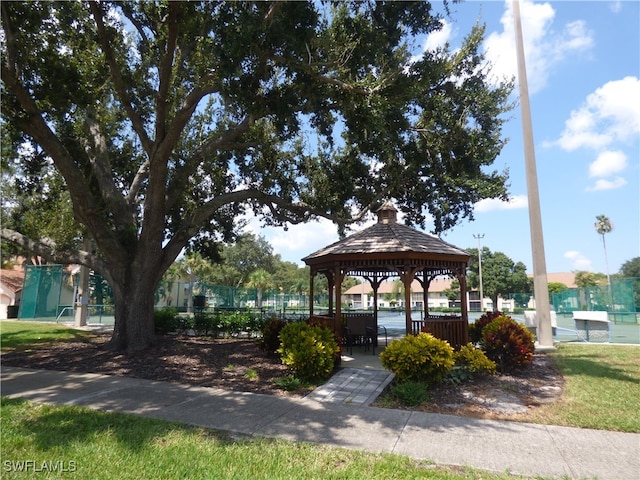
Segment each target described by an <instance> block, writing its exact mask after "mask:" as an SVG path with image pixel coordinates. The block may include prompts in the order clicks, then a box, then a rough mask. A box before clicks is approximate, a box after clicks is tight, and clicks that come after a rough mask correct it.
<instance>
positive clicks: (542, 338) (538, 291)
mask: <svg viewBox="0 0 640 480" xmlns="http://www.w3.org/2000/svg"><path fill="white" fill-rule="evenodd" d="M513 20H514V24H515V36H516V56H517V59H518V84H519V86H520V107H521V111H522V134H523V138H524V159H525V167H526V174H527V195H528V200H529V225H530V229H531V251H532V254H533V291H534V296H535V301H536V317H537V320H538V332H537V333H538V344H539V345H540V346H541V347H545V348H551V347H553V331H552V329H551V314H550V310H551V307H550V305H549V285H548V283H547V267H546V263H545V255H544V238H543V235H542V215H541V213H540V195H539V193H538V173H537V171H536V156H535V151H534V147H533V128H532V126H531V106H530V105H529V87H528V84H527V68H526V65H525V61H524V47H523V41H522V22H521V20H520V2H519V1H518V0H513Z"/></svg>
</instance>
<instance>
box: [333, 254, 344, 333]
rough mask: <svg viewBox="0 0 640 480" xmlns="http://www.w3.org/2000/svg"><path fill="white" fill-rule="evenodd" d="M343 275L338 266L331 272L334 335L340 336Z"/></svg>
mask: <svg viewBox="0 0 640 480" xmlns="http://www.w3.org/2000/svg"><path fill="white" fill-rule="evenodd" d="M343 278H344V274H343V273H342V269H341V268H340V266H337V267H336V268H335V270H334V272H333V284H334V288H335V292H336V314H335V316H334V324H333V325H334V333H335V334H336V335H340V334H341V333H342V279H343Z"/></svg>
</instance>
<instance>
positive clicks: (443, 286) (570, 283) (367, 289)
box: [344, 272, 576, 295]
mask: <svg viewBox="0 0 640 480" xmlns="http://www.w3.org/2000/svg"><path fill="white" fill-rule="evenodd" d="M531 276H532V275H529V277H531ZM575 277H576V276H575V274H574V273H572V272H555V273H547V281H548V282H559V283H563V284H565V285H566V286H567V287H569V288H576V284H575ZM452 281H453V278H449V277H437V278H434V279H433V280H431V283H430V284H429V292H432V293H438V292H444V291H445V290H447V289H449V288H451V282H452ZM393 284H394V281H393V280H389V281H384V282H382V283H381V284H380V287H379V288H378V295H380V294H383V293H391V292H392V291H393ZM411 291H412V292H413V293H422V285H421V284H420V282H418V281H417V280H414V281H413V283H411ZM363 293H365V294H367V295H372V294H373V288H372V287H371V285H370V284H369V282H363V283H360V284H358V285H355V286H353V287H351V288H350V289H349V290H347V291H346V292H344V295H357V294H363Z"/></svg>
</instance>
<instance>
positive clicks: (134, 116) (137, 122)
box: [89, 1, 152, 156]
mask: <svg viewBox="0 0 640 480" xmlns="http://www.w3.org/2000/svg"><path fill="white" fill-rule="evenodd" d="M89 6H90V8H91V14H92V15H93V17H94V19H95V21H96V26H97V29H98V40H99V42H100V46H101V48H102V51H103V52H104V56H105V58H106V60H107V65H109V71H110V72H111V78H112V79H113V83H114V85H115V88H116V91H117V92H118V96H119V97H120V101H121V102H122V105H123V106H124V109H125V111H126V112H127V116H128V117H129V119H130V120H131V124H132V125H133V129H134V130H135V131H136V133H137V134H138V137H139V138H140V142H141V143H142V147H143V148H144V150H145V152H147V155H149V156H150V154H151V151H152V143H151V140H150V139H149V137H148V135H147V132H146V130H145V128H144V121H143V120H142V118H141V117H140V115H138V113H137V112H136V111H135V109H134V108H133V104H132V103H131V99H130V97H129V94H128V92H127V89H126V87H125V84H124V80H123V78H122V74H121V73H120V69H119V68H118V62H117V61H116V58H115V55H114V53H113V49H112V48H111V43H110V42H109V35H108V33H107V29H106V27H105V25H104V20H103V16H102V13H103V12H102V8H101V7H100V5H99V4H98V3H97V2H95V1H91V2H89Z"/></svg>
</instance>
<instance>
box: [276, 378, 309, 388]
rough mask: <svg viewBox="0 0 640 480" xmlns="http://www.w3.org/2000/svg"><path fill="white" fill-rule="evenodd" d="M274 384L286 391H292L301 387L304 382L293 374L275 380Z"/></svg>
mask: <svg viewBox="0 0 640 480" xmlns="http://www.w3.org/2000/svg"><path fill="white" fill-rule="evenodd" d="M275 384H276V385H278V387H280V388H281V389H283V390H286V391H287V392H292V391H295V390H298V389H299V388H301V387H302V386H303V385H304V383H303V381H302V380H300V379H299V378H298V377H296V376H295V375H285V376H284V377H280V378H278V379H276V380H275Z"/></svg>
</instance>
